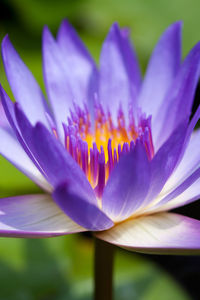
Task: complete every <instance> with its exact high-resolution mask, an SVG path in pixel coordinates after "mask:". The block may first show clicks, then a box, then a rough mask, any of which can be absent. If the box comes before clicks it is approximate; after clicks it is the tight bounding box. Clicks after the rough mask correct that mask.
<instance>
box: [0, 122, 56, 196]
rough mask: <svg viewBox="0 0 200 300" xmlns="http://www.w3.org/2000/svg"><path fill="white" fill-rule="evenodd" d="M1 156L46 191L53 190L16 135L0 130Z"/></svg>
mask: <svg viewBox="0 0 200 300" xmlns="http://www.w3.org/2000/svg"><path fill="white" fill-rule="evenodd" d="M0 154H1V155H2V156H3V157H5V158H6V159H7V160H8V161H9V162H11V164H13V165H14V166H15V167H16V168H17V169H19V170H20V171H21V172H23V173H24V174H25V175H27V176H28V177H29V178H30V179H31V180H33V181H34V182H35V183H36V184H38V185H39V186H41V187H42V188H43V189H44V190H46V191H48V192H49V191H51V190H52V188H51V186H50V185H49V184H48V182H47V181H46V180H45V178H44V177H43V176H42V174H41V173H40V172H39V171H38V169H37V168H36V167H35V165H34V164H33V163H32V161H31V160H30V158H29V157H28V156H27V155H26V153H25V152H24V150H23V148H22V147H21V145H20V144H19V142H18V141H17V140H16V139H15V137H14V135H11V134H10V133H9V132H7V131H5V130H4V129H3V128H0Z"/></svg>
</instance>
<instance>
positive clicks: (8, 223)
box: [0, 195, 85, 238]
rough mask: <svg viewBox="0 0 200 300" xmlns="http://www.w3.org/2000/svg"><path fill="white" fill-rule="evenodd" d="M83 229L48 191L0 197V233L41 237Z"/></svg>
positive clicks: (11, 235) (3, 234) (2, 234)
mask: <svg viewBox="0 0 200 300" xmlns="http://www.w3.org/2000/svg"><path fill="white" fill-rule="evenodd" d="M82 231H85V229H84V228H83V227H80V226H79V225H78V224H76V223H74V222H73V221H72V220H71V219H70V218H68V217H67V216H66V215H65V214H64V213H63V212H62V211H61V210H60V209H59V208H58V207H57V205H56V204H55V203H54V201H53V200H52V198H51V197H50V196H48V195H26V196H18V197H12V198H3V199H0V236H8V237H26V238H27V237H28V238H43V237H50V236H59V235H65V234H70V233H75V232H82Z"/></svg>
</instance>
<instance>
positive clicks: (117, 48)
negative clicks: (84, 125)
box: [99, 23, 141, 122]
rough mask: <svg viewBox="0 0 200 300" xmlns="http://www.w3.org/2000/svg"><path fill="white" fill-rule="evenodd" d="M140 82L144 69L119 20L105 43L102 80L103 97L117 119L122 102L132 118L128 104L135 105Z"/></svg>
mask: <svg viewBox="0 0 200 300" xmlns="http://www.w3.org/2000/svg"><path fill="white" fill-rule="evenodd" d="M140 82H141V76H140V70H139V67H138V62H137V59H136V55H135V53H134V51H133V48H132V46H131V44H130V42H129V38H128V34H127V32H126V31H124V30H123V31H122V30H120V28H119V27H118V25H117V24H116V23H115V24H114V25H113V26H112V27H111V29H110V31H109V33H108V36H107V38H106V40H105V42H104V44H103V48H102V52H101V57H100V83H99V100H100V102H102V104H103V107H104V108H105V109H108V110H109V111H110V112H111V114H112V116H113V119H114V121H115V122H116V118H117V113H118V109H119V107H120V105H122V104H123V110H124V113H125V116H126V118H128V105H129V104H133V105H134V102H135V101H136V96H137V94H138V91H139V88H140Z"/></svg>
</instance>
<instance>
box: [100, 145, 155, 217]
mask: <svg viewBox="0 0 200 300" xmlns="http://www.w3.org/2000/svg"><path fill="white" fill-rule="evenodd" d="M149 183H150V163H149V161H148V158H147V154H146V151H145V149H144V146H143V145H142V144H140V143H139V142H138V143H136V146H135V149H134V151H133V152H130V153H129V154H128V155H126V156H123V157H121V159H120V160H119V163H118V164H117V165H116V167H115V168H114V169H113V171H112V172H111V174H110V176H109V179H108V182H107V185H106V187H105V189H104V193H103V199H102V210H103V211H104V212H105V213H106V214H107V215H108V216H110V217H111V218H112V219H113V220H115V221H122V220H124V219H126V218H128V217H130V215H132V214H133V212H134V211H135V210H136V209H137V208H138V207H139V206H140V205H141V203H142V201H143V200H144V198H145V197H146V195H147V192H148V190H149Z"/></svg>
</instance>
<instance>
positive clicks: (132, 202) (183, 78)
mask: <svg viewBox="0 0 200 300" xmlns="http://www.w3.org/2000/svg"><path fill="white" fill-rule="evenodd" d="M181 27H182V25H181V22H177V23H174V24H172V25H171V26H170V27H169V28H167V30H166V31H165V32H164V33H163V35H162V36H161V38H160V40H159V42H158V44H157V46H156V47H155V50H154V51H153V54H152V56H151V59H150V62H149V64H148V67H147V71H146V75H145V77H144V79H143V80H142V78H141V74H140V69H139V66H138V61H137V58H136V54H135V52H134V49H133V46H132V45H131V43H130V39H129V31H128V30H127V29H120V28H119V26H118V25H117V24H114V25H113V26H112V27H111V29H110V31H109V33H108V35H107V37H106V39H105V41H104V44H103V48H102V52H101V57H100V66H99V68H97V67H96V65H95V62H94V61H93V59H92V57H91V56H90V54H89V53H88V51H87V50H86V48H85V47H84V45H83V44H82V42H81V41H80V40H79V38H78V36H77V34H76V32H75V31H74V29H73V28H72V27H71V25H70V24H69V23H68V22H67V21H66V20H65V21H64V22H63V23H62V24H61V26H60V29H59V32H58V35H57V37H56V39H54V38H53V37H52V35H51V33H50V32H49V30H48V28H47V27H45V28H44V32H43V72H44V81H45V85H46V90H47V96H48V103H47V102H46V101H45V98H44V96H43V94H42V92H41V90H40V88H39V86H38V84H37V83H36V81H35V79H34V78H33V76H32V74H31V72H30V71H29V70H28V69H27V67H26V66H25V64H24V63H23V62H22V60H21V59H20V57H19V55H18V54H17V52H16V51H15V49H14V47H13V46H12V44H11V42H10V40H9V37H8V36H6V37H5V38H4V40H3V42H2V57H3V63H4V67H5V72H6V74H7V78H8V81H9V84H10V86H11V89H12V92H13V94H14V97H15V99H16V102H15V103H13V102H12V101H11V100H10V99H9V97H8V95H7V94H6V92H5V91H4V90H3V88H1V128H0V153H1V155H3V156H4V157H5V158H6V159H7V160H9V161H10V162H11V163H12V164H13V165H15V166H16V167H17V168H18V169H19V170H21V171H22V172H23V173H24V174H26V175H27V176H28V177H29V178H31V179H32V180H33V181H34V182H35V183H37V184H38V185H39V186H40V187H41V188H42V189H43V190H44V192H43V193H42V194H39V195H37V194H35V195H24V196H17V197H11V198H4V199H0V212H1V213H0V235H1V236H18V237H49V236H59V235H66V234H70V233H76V232H82V231H86V230H89V231H93V232H94V235H95V236H96V237H97V238H99V239H103V240H105V241H107V242H109V243H112V244H115V245H118V246H120V247H123V248H127V249H130V250H133V251H142V252H147V253H187V252H188V253H196V252H197V251H198V250H199V249H200V222H199V221H198V220H194V219H191V218H188V217H184V216H182V215H178V214H175V213H171V212H169V211H170V210H171V209H174V208H176V207H179V206H183V205H185V204H188V203H190V202H192V201H195V200H197V199H198V198H199V197H200V131H199V130H196V131H194V132H193V129H194V127H195V124H196V122H197V120H198V119H199V116H200V108H198V109H197V111H196V113H195V114H194V116H193V117H192V118H191V110H192V104H193V98H194V94H195V89H196V86H197V82H198V79H199V73H200V43H198V44H197V45H196V46H195V47H194V48H193V49H192V50H191V51H190V53H189V54H188V55H187V57H186V58H185V60H184V61H183V62H181Z"/></svg>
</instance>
